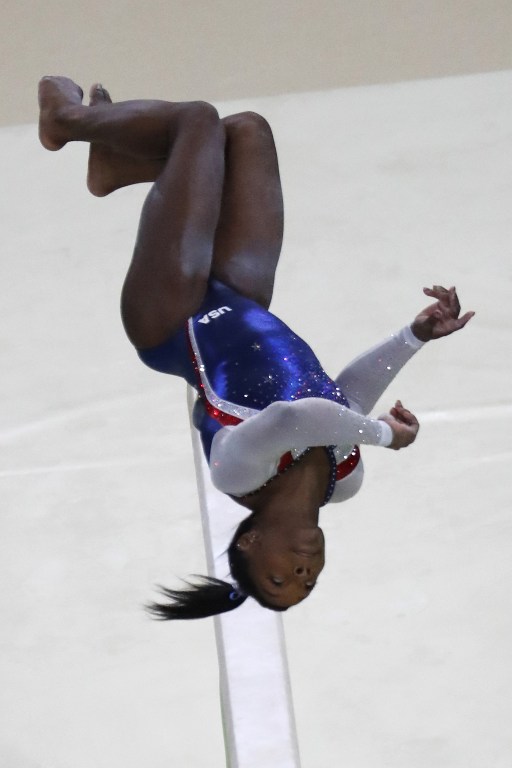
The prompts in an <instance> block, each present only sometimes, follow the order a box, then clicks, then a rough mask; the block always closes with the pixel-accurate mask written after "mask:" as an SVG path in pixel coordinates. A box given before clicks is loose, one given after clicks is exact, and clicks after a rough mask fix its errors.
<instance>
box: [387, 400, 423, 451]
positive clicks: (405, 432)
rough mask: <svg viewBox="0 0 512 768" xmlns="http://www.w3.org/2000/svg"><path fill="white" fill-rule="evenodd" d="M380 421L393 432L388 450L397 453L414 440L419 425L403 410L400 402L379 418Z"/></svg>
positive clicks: (405, 409) (408, 412) (416, 420)
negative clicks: (391, 449) (387, 425)
mask: <svg viewBox="0 0 512 768" xmlns="http://www.w3.org/2000/svg"><path fill="white" fill-rule="evenodd" d="M379 420H380V421H385V422H386V424H389V426H390V427H391V429H392V431H393V440H392V441H391V443H390V444H389V445H388V448H393V449H394V450H395V451H399V450H400V448H406V447H407V446H408V445H410V444H411V443H414V441H415V440H416V435H417V434H418V431H419V428H420V425H419V422H418V419H417V418H416V416H415V415H414V414H413V413H411V412H410V411H408V410H407V408H404V406H403V405H402V403H401V401H400V400H397V401H396V403H395V405H394V407H393V408H391V409H390V411H389V413H386V414H384V416H379Z"/></svg>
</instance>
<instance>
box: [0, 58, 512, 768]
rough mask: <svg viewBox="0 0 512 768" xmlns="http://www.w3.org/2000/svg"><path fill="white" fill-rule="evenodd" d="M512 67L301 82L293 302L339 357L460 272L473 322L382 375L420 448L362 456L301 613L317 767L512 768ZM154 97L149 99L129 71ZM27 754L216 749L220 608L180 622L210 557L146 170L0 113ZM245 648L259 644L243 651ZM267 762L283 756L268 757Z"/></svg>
mask: <svg viewBox="0 0 512 768" xmlns="http://www.w3.org/2000/svg"><path fill="white" fill-rule="evenodd" d="M511 86H512V73H510V72H508V73H507V72H505V73H500V74H493V75H482V76H474V77H467V78H458V79H445V80H437V81H427V82H420V83H408V84H398V85H393V86H378V87H371V88H356V89H348V90H341V91H333V92H323V93H311V94H303V95H293V96H282V97H279V98H271V99H261V100H253V101H251V103H250V104H249V103H237V104H229V105H226V104H224V105H220V108H221V111H222V114H227V113H228V112H230V111H238V110H239V109H242V108H251V109H256V110H259V111H262V112H263V113H264V114H265V115H266V116H267V117H268V118H269V120H270V122H271V124H272V125H273V127H274V130H275V134H276V140H277V144H278V148H279V153H280V160H281V169H282V175H283V184H284V189H285V200H286V206H287V227H286V239H285V246H284V251H283V257H282V262H281V266H280V269H279V274H278V279H277V285H276V293H275V302H274V306H273V308H274V311H275V312H276V314H278V315H280V316H281V317H282V318H283V319H284V320H285V321H286V322H288V323H289V324H290V325H291V326H292V327H293V328H294V329H295V330H296V331H297V332H298V333H299V334H301V335H302V336H304V337H305V338H306V339H307V340H308V341H309V342H310V343H311V344H312V346H313V348H314V349H315V350H316V351H317V353H318V356H319V357H320V359H321V361H322V362H323V364H324V367H325V368H326V369H327V371H329V372H330V373H331V374H333V375H335V374H336V373H337V372H338V369H340V368H341V367H342V366H343V365H344V364H345V363H346V362H348V361H349V360H350V359H351V358H352V357H354V356H355V355H356V354H358V353H359V352H361V351H363V350H364V349H365V348H367V347H368V346H370V345H371V344H373V343H374V342H376V341H378V340H380V339H381V338H382V337H383V336H385V335H386V334H387V333H389V332H391V331H393V330H395V329H396V328H399V327H401V326H402V325H404V324H405V323H407V322H409V321H410V320H411V319H412V318H413V316H414V314H415V313H416V312H417V311H418V310H419V309H421V308H422V307H423V306H424V305H425V304H426V303H427V302H425V301H424V297H423V296H422V293H421V289H422V287H423V286H424V285H429V284H432V283H438V282H440V283H442V282H444V283H446V284H453V283H455V284H456V285H457V287H458V288H459V291H460V296H461V300H462V303H463V307H464V309H470V308H472V309H475V310H477V313H478V314H477V316H476V317H475V318H474V320H473V321H472V323H471V324H470V326H469V327H468V328H467V329H465V330H464V331H463V332H462V333H460V334H458V335H456V336H454V337H451V338H449V339H445V340H442V341H440V342H438V343H435V344H432V345H429V346H428V347H427V348H426V349H424V350H422V351H421V352H420V353H419V354H418V355H417V357H416V358H415V359H413V361H412V362H411V363H410V364H409V366H408V368H407V370H405V371H403V373H402V374H401V375H400V376H399V378H398V379H397V380H396V381H395V382H394V383H393V385H392V386H391V388H390V390H389V392H388V393H387V394H386V395H385V396H384V397H383V398H382V401H381V403H380V404H379V405H380V408H379V407H378V408H377V409H376V413H377V414H378V413H379V412H382V411H383V410H386V409H387V408H388V407H389V406H390V404H392V403H393V401H394V399H396V398H397V397H401V398H402V399H403V400H404V403H405V404H406V405H408V406H409V407H410V408H411V409H413V410H415V411H416V412H417V413H418V415H419V416H420V418H421V421H422V429H421V433H420V436H419V438H418V441H417V443H416V444H415V445H414V446H413V447H411V448H410V449H408V450H406V451H401V452H400V453H395V452H393V451H386V450H381V449H377V448H367V449H366V450H365V451H364V459H365V466H366V481H365V485H364V487H363V490H362V491H361V493H360V494H359V496H358V497H357V498H356V499H354V500H352V501H351V502H349V503H347V504H346V505H344V506H342V507H336V506H332V507H330V508H327V509H326V510H325V511H324V512H323V514H322V525H323V527H324V530H325V533H326V537H327V565H326V568H325V571H324V573H323V574H322V577H321V583H320V584H319V586H318V588H317V590H316V591H315V593H314V595H313V596H312V597H311V599H310V600H308V601H307V602H306V603H304V604H303V605H302V606H300V607H298V608H296V609H294V610H291V611H289V613H288V614H287V615H286V617H285V629H286V635H287V645H288V655H289V662H290V667H291V675H292V685H293V694H294V702H295V710H296V717H297V723H298V732H299V741H300V748H301V755H302V763H303V767H304V768H327V766H331V765H332V766H340V768H344V767H345V766H347V767H349V768H383V767H385V768H411V766H414V768H433V766H435V768H482V767H483V766H485V768H510V765H511V764H512V739H511V736H510V719H511V715H512V701H511V694H510V691H511V689H512V668H511V665H510V661H509V655H510V647H511V645H512V626H511V624H512V620H511V618H510V587H511V575H512V573H511V572H512V558H511V557H510V551H511V543H512V541H511V539H512V533H511V511H510V510H511V506H512V505H511V496H512V492H511V482H510V465H511V458H512V448H511V445H510V433H511V429H512V398H511V394H510V373H511V368H512V365H511V346H512V345H511V333H510V331H511V321H510V295H511V287H512V268H511V259H510V242H511V240H512V237H511V235H512V221H511V215H510V211H511V210H512V206H511V203H512V199H511V198H512V193H511V189H512V187H511V178H512V159H511V158H512V151H511V150H512V145H511V142H512V138H511V137H512V109H511V107H510V89H511ZM133 96H134V97H136V96H144V94H133ZM0 153H1V154H0V162H1V174H0V178H1V180H2V182H1V183H2V185H3V194H2V196H1V198H0V199H1V202H0V205H1V207H2V214H3V215H2V222H3V225H2V227H3V254H2V259H1V270H2V272H1V277H2V288H3V290H2V305H3V306H2V325H1V330H0V334H1V342H2V352H3V360H4V363H3V376H2V378H1V403H2V415H1V419H2V421H1V431H0V446H1V451H2V461H1V468H0V490H1V498H2V515H1V519H2V534H1V538H0V542H1V544H0V546H1V550H2V558H1V562H2V565H1V583H2V589H1V593H0V603H1V610H2V618H1V626H2V629H1V640H2V654H1V661H0V664H1V668H2V685H1V686H0V697H1V708H2V717H1V719H0V721H1V723H2V725H1V726H0V728H1V737H0V763H1V764H2V765H4V766H5V767H6V768H91V766H94V768H140V766H142V765H144V766H147V768H164V767H165V768H169V766H187V768H196V766H197V768H204V766H208V768H220V767H221V766H223V765H224V764H225V758H224V750H223V743H222V728H221V717H220V711H219V703H218V690H217V661H216V652H215V643H214V636H213V628H212V623H211V622H210V621H203V622H198V623H193V622H192V623H186V624H178V625H176V624H174V625H170V624H168V625H161V624H157V623H155V622H151V621H149V620H148V619H147V617H146V616H145V614H144V613H143V611H142V608H141V606H142V605H143V604H144V602H145V601H146V600H148V599H149V598H151V597H152V596H154V592H153V591H152V590H153V585H154V584H156V583H164V584H169V585H171V584H176V583H177V581H176V579H177V577H179V576H185V575H187V574H190V573H198V572H199V573H201V572H204V568H205V565H204V555H203V547H202V541H201V532H200V521H199V511H198V502H197V495H196V490H195V480H194V472H193V462H192V452H191V443H190V435H189V429H188V421H187V411H186V398H185V387H184V384H183V383H182V382H180V381H178V380H171V379H168V378H166V377H165V376H162V375H158V374H155V373H153V372H152V371H150V370H149V369H145V368H144V367H143V366H142V365H141V364H140V363H139V361H138V359H137V357H136V356H135V354H134V353H133V351H132V349H131V347H130V345H129V343H128V342H127V341H126V340H125V338H124V336H123V332H122V328H121V323H120V320H119V314H118V301H119V299H118V295H119V290H120V286H121V283H122V279H123V275H124V270H125V269H126V266H127V263H128V260H129V255H130V252H131V247H132V243H133V238H134V235H135V232H136V227H137V219H138V212H139V209H140V205H141V201H142V200H143V197H144V194H145V188H143V187H141V188H137V189H128V190H123V191H121V192H119V193H117V194H116V195H114V196H112V197H110V198H107V199H104V200H97V199H94V198H92V197H91V196H90V195H88V193H87V191H86V189H85V185H84V178H85V164H86V156H87V152H86V148H85V147H83V146H78V145H74V146H69V147H67V148H66V149H65V150H63V151H62V152H59V153H55V154H51V153H48V152H45V151H43V149H42V148H40V146H39V144H38V142H37V136H36V130H35V127H33V126H25V127H23V128H7V129H3V130H2V132H1V133H0ZM247 663H248V664H250V663H251V661H250V659H248V660H247ZM273 768H277V766H276V767H273Z"/></svg>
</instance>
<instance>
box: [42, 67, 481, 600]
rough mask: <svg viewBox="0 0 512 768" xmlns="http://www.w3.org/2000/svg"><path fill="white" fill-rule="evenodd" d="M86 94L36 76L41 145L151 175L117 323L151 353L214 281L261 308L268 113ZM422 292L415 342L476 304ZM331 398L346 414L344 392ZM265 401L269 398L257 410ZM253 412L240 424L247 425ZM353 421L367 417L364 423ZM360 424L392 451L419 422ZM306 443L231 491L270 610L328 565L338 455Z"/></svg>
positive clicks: (127, 178) (103, 174)
mask: <svg viewBox="0 0 512 768" xmlns="http://www.w3.org/2000/svg"><path fill="white" fill-rule="evenodd" d="M81 100H82V92H81V90H80V89H79V88H78V86H76V85H75V84H74V83H72V82H71V81H70V80H68V79H67V78H44V79H43V80H42V81H41V84H40V105H41V121H40V137H41V141H42V143H43V145H44V146H45V147H46V148H47V149H52V150H56V149H60V148H61V146H63V145H64V144H65V143H66V142H67V141H71V140H78V141H87V142H89V143H90V144H91V154H90V164H89V178H88V183H89V188H90V189H91V191H92V192H93V193H94V194H98V195H102V194H108V193H109V192H111V191H113V190H114V189H117V188H119V187H120V186H125V185H127V184H132V183H136V182H138V181H154V184H153V186H152V188H151V190H150V192H149V194H148V197H147V199H146V202H145V204H144V207H143V210H142V214H141V220H140V226H139V231H138V235H137V241H136V245H135V251H134V255H133V260H132V263H131V265H130V268H129V271H128V274H127V277H126V281H125V284H124V287H123V294H122V316H123V322H124V326H125V329H126V332H127V334H128V337H129V338H130V340H131V341H132V343H133V344H134V345H135V346H136V347H137V349H139V350H145V351H146V352H147V351H148V350H149V351H151V350H154V349H155V347H158V346H159V345H162V344H163V345H165V344H166V343H167V341H168V340H169V339H170V338H173V337H175V335H176V334H178V333H180V332H182V329H183V327H184V325H185V324H186V323H187V321H188V319H189V318H191V317H193V316H194V315H197V313H198V312H199V311H200V309H201V306H202V304H203V301H204V300H205V297H207V291H208V287H209V284H210V281H211V280H212V279H215V280H218V281H220V282H221V283H222V284H224V285H226V286H228V287H229V288H231V289H233V290H234V291H235V292H236V294H238V295H240V296H241V297H245V298H246V299H248V300H252V301H254V302H256V303H257V304H258V305H259V306H260V307H263V308H264V310H266V309H267V308H268V306H269V304H270V300H271V297H272V288H273V283H274V275H275V269H276V266H277V262H278V259H279V254H280V249H281V242H282V233H283V206H282V195H281V185H280V180H279V171H278V164H277V156H276V152H275V147H274V142H273V138H272V134H271V131H270V128H269V126H268V124H267V123H266V121H264V119H263V118H261V117H260V116H258V115H255V114H253V113H244V114H241V115H234V116H230V117H228V118H225V119H224V120H220V119H219V117H218V115H217V113H216V111H215V110H214V108H213V107H211V106H210V105H207V104H204V103H188V104H170V103H167V102H157V101H155V102H124V103H121V104H111V102H110V99H109V97H108V94H107V92H106V91H104V89H102V88H101V87H99V86H96V87H95V88H93V89H92V90H91V106H89V107H84V106H82V104H81ZM426 292H427V293H428V295H430V296H433V297H434V298H435V299H436V303H435V304H434V305H432V306H431V307H429V308H428V309H427V310H426V311H425V312H424V313H423V314H422V315H420V316H418V318H416V320H415V321H414V323H413V330H414V334H415V336H416V337H417V338H418V339H422V340H424V341H426V340H429V339H430V338H434V337H437V336H441V335H446V334H447V333H451V332H453V331H454V330H458V329H459V328H461V327H463V325H465V323H466V322H467V321H468V320H469V318H470V316H471V313H467V314H466V315H464V317H463V318H460V319H458V315H459V309H460V308H459V306H458V301H457V297H456V294H455V292H454V290H452V289H451V290H450V291H446V290H445V289H443V288H440V287H436V288H435V289H433V290H432V291H426ZM212 319H213V318H212ZM205 324H206V323H205ZM144 354H145V353H144V352H143V353H142V355H143V356H144ZM148 354H150V352H149V353H148ZM328 399H329V398H328ZM331 399H332V398H331ZM334 399H336V398H334ZM340 403H341V404H340ZM294 405H295V404H294ZM276 406H278V404H276ZM302 407H303V405H298V409H299V410H300V408H302ZM323 407H324V406H322V408H323ZM329 407H330V406H329ZM272 408H273V410H274V411H275V410H276V407H274V406H272ZM337 408H338V411H339V412H340V413H341V411H342V410H343V404H342V400H339V402H338V405H337ZM288 410H289V409H288ZM345 410H346V409H345ZM270 411H271V409H270V407H269V406H268V405H265V404H264V405H263V410H262V415H263V414H265V417H264V418H266V419H268V413H269V412H270ZM350 418H362V417H358V416H357V415H354V414H351V415H350ZM258 419H260V416H255V418H254V419H252V420H249V421H247V422H244V424H243V425H240V427H234V430H235V431H236V430H237V429H239V430H240V431H239V432H238V433H237V434H238V435H243V432H244V431H247V429H249V430H250V429H252V428H253V427H251V426H250V425H251V424H258V423H259V422H258ZM260 421H261V419H260ZM367 421H368V422H369V420H367ZM360 426H361V427H362V428H363V429H364V428H365V427H364V424H363V422H361V424H360ZM242 427H243V428H242ZM368 428H369V430H370V431H372V430H373V438H372V440H369V442H374V443H375V444H384V445H385V444H388V445H389V446H390V447H393V448H400V447H404V446H405V445H408V444H409V443H410V442H412V441H413V440H414V438H415V436H416V433H417V429H418V425H417V422H416V420H415V418H414V417H413V416H412V414H410V412H409V411H407V410H406V409H404V408H403V407H402V405H401V404H400V403H397V404H396V406H395V407H394V408H393V409H392V410H391V411H390V414H389V415H388V416H387V417H385V418H384V419H381V420H380V421H375V420H372V423H371V424H370V423H368ZM231 429H232V428H231ZM229 431H230V428H226V429H224V430H219V432H218V434H217V435H215V436H214V437H213V440H214V442H215V441H217V442H218V443H219V444H220V443H221V442H225V439H224V438H225V437H226V436H227V438H228V439H229ZM249 444H250V443H249ZM290 447H291V446H290ZM308 447H309V448H310V450H308V452H307V453H305V454H304V455H303V456H302V458H301V459H300V461H298V462H297V463H295V464H293V465H292V466H291V467H290V468H289V470H288V471H286V472H285V473H282V474H278V475H277V476H276V477H274V478H273V479H272V482H271V483H268V484H266V483H264V484H263V487H261V488H259V489H258V488H254V487H247V493H244V492H243V488H241V487H238V488H237V490H238V491H239V492H238V493H237V494H236V495H237V497H238V500H239V501H240V503H242V504H243V505H244V506H245V507H247V508H248V509H249V510H251V512H252V513H253V515H252V516H251V524H250V527H249V529H248V530H246V531H245V532H243V533H241V534H240V535H239V536H238V537H237V538H236V539H235V541H234V546H235V547H236V550H237V551H238V552H239V553H241V555H242V556H243V559H244V563H245V566H246V568H247V572H248V575H249V581H250V582H252V585H253V586H254V590H253V594H255V596H256V597H258V599H260V601H261V602H264V603H266V604H267V605H269V606H273V607H277V608H285V607H288V606H289V605H293V604H295V603H297V602H299V601H300V600H302V599H304V597H306V596H307V595H308V594H309V592H310V590H311V589H312V587H313V586H314V584H315V581H316V578H317V576H318V573H319V572H320V571H321V569H322V567H323V564H324V542H323V534H322V531H321V529H320V528H319V527H318V515H319V508H320V506H321V505H322V503H323V502H324V500H325V497H326V493H327V491H328V489H329V484H330V483H331V480H332V461H331V459H330V457H329V454H328V452H327V451H326V449H325V446H324V444H321V445H319V444H311V445H310V446H308ZM249 485H250V484H249ZM240 491H242V492H240ZM170 594H171V596H173V597H174V596H176V595H177V594H178V593H173V592H170ZM235 602H236V598H235ZM231 607H236V606H231ZM226 609H227V608H226V607H224V608H221V609H219V610H226ZM211 612H219V611H217V610H215V611H211ZM201 615H203V614H201ZM204 615H206V614H204Z"/></svg>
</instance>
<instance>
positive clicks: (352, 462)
mask: <svg viewBox="0 0 512 768" xmlns="http://www.w3.org/2000/svg"><path fill="white" fill-rule="evenodd" d="M186 336H187V344H188V351H189V354H190V358H191V360H192V366H193V368H194V372H195V374H196V379H197V383H198V386H199V397H200V398H201V400H202V402H203V405H204V407H205V409H206V411H207V413H208V415H209V416H211V417H212V419H215V421H218V422H219V424H222V426H223V427H228V426H233V427H234V426H236V425H237V424H240V423H241V422H242V421H243V419H239V418H238V416H232V415H231V414H230V413H226V412H225V411H221V410H220V409H219V408H216V407H215V406H214V405H212V403H210V401H209V400H208V398H207V397H206V393H205V391H204V385H203V382H202V379H201V372H200V370H199V365H198V364H197V357H196V354H195V352H194V349H193V347H192V342H191V340H190V332H189V330H188V324H187V327H186ZM360 458H361V453H360V451H359V448H358V447H357V445H355V446H354V448H353V449H352V452H351V453H350V454H349V455H348V456H347V458H346V459H344V460H343V461H341V462H340V463H339V464H338V467H337V469H336V482H338V481H339V480H343V478H344V477H347V476H348V475H350V473H351V472H352V471H353V470H354V469H355V468H356V467H357V465H358V464H359V460H360ZM293 461H294V458H293V456H292V453H291V451H288V452H287V453H285V454H283V456H281V458H280V460H279V464H278V467H277V473H278V474H279V473H280V472H284V470H285V469H287V467H289V466H290V464H292V462H293Z"/></svg>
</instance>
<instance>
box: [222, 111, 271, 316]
mask: <svg viewBox="0 0 512 768" xmlns="http://www.w3.org/2000/svg"><path fill="white" fill-rule="evenodd" d="M222 122H223V124H224V128H225V131H226V151H225V158H226V159H225V166H226V171H225V177H224V191H223V195H222V205H221V211H220V217H219V223H218V226H217V232H216V235H215V246H214V252H213V264H212V274H213V276H214V277H216V278H217V279H218V280H221V281H222V282H224V283H226V284H227V285H229V286H231V287H232V288H234V289H235V290H237V291H238V292H239V293H241V294H242V295H243V296H247V298H250V299H253V300H254V301H257V302H258V303H259V304H262V305H263V306H264V307H265V308H268V306H269V304H270V301H271V298H272V290H273V286H274V277H275V272H276V267H277V263H278V261H279V255H280V253H281V244H282V241H283V196H282V191H281V181H280V177H279V167H278V161H277V153H276V148H275V144H274V139H273V136H272V131H271V129H270V126H269V124H268V123H267V121H266V120H265V119H264V118H263V117H261V116H260V115H258V114H256V113H254V112H242V113H240V114H237V115H231V116H230V117H226V118H224V120H223V121H222Z"/></svg>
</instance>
